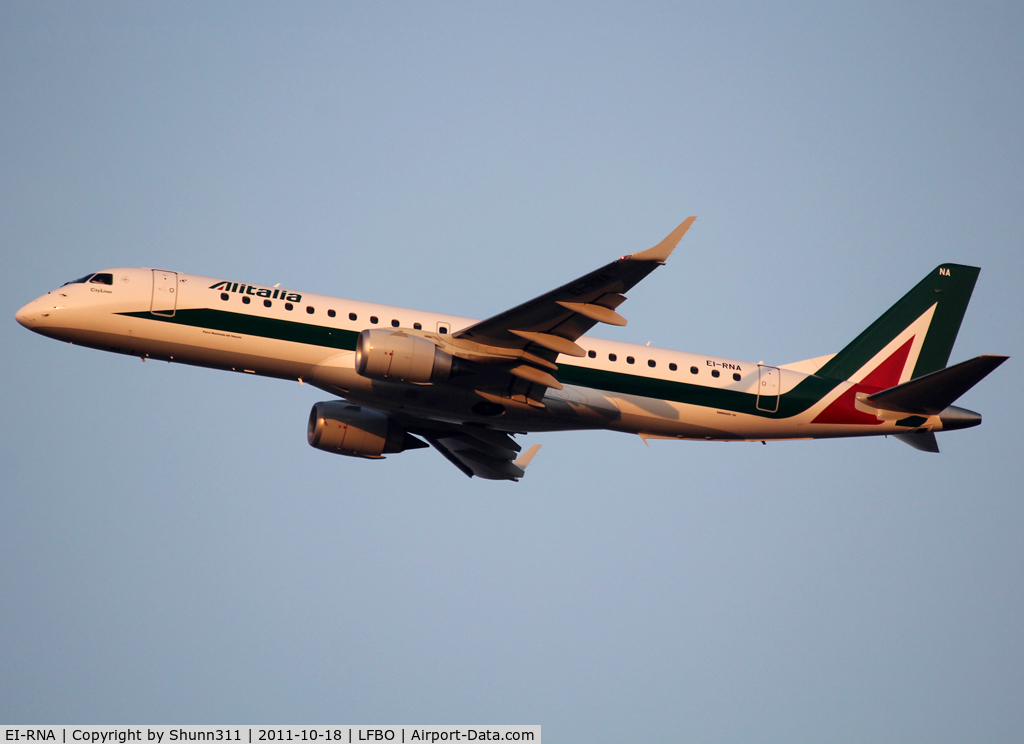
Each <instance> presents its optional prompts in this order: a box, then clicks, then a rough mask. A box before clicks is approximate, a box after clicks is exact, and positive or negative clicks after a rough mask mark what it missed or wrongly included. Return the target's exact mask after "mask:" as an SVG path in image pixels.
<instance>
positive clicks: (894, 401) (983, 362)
mask: <svg viewBox="0 0 1024 744" xmlns="http://www.w3.org/2000/svg"><path fill="white" fill-rule="evenodd" d="M1007 359H1009V357H1005V356H997V355H994V354H983V355H982V356H979V357H975V358H974V359H968V360H967V361H966V362H960V364H954V365H953V366H952V367H946V368H945V369H940V370H939V371H938V372H932V373H931V374H928V375H924V376H923V377H918V378H917V379H914V380H910V381H909V382H904V383H903V384H902V385H896V386H895V387H891V388H888V389H886V390H882V391H880V392H877V393H875V394H874V395H869V396H867V397H866V398H865V399H864V400H865V402H866V403H868V404H869V405H872V406H874V407H875V408H881V409H883V410H886V411H898V412H900V413H915V414H918V415H923V416H934V415H936V414H939V413H942V412H943V411H944V410H946V409H947V408H948V407H949V406H951V405H952V404H953V402H954V401H955V400H956V399H957V398H959V397H960V396H961V395H963V394H964V393H966V392H967V391H968V390H970V389H971V388H972V387H974V386H975V385H977V384H978V383H979V382H981V380H983V379H984V378H985V376H986V375H988V373H989V372H991V371H992V370H994V369H995V368H996V367H998V366H999V365H1000V364H1002V363H1003V362H1005V361H1006V360H1007ZM918 449H921V448H920V447H919V448H918Z"/></svg>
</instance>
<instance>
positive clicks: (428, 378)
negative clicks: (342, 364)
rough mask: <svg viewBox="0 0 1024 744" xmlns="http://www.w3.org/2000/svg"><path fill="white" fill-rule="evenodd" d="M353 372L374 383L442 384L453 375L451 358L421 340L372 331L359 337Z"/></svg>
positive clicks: (397, 334)
mask: <svg viewBox="0 0 1024 744" xmlns="http://www.w3.org/2000/svg"><path fill="white" fill-rule="evenodd" d="M356 372H358V373H359V374H361V375H362V376H363V377H370V378H372V379H375V380H398V381H401V382H433V381H435V380H445V379H447V378H448V377H449V376H450V375H451V373H452V355H451V354H449V353H448V352H446V351H441V350H440V349H439V348H437V346H436V345H435V344H434V343H433V342H431V341H429V340H427V339H425V338H423V337H421V336H412V335H410V334H408V333H403V332H402V331H387V330H384V329H382V328H375V329H373V330H365V331H363V332H362V333H360V334H359V340H358V341H356Z"/></svg>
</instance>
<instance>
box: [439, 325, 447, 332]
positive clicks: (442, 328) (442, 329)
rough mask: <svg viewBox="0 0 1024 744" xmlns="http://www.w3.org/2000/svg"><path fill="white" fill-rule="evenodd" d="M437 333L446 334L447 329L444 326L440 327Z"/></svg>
mask: <svg viewBox="0 0 1024 744" xmlns="http://www.w3.org/2000/svg"><path fill="white" fill-rule="evenodd" d="M437 332H438V333H448V329H447V328H446V327H445V326H441V327H440V328H438V329H437Z"/></svg>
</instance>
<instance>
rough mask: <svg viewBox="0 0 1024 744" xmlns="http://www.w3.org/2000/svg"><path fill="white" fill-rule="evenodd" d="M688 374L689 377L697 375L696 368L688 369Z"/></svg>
mask: <svg viewBox="0 0 1024 744" xmlns="http://www.w3.org/2000/svg"><path fill="white" fill-rule="evenodd" d="M690 374H691V375H695V374H697V368H696V367H690Z"/></svg>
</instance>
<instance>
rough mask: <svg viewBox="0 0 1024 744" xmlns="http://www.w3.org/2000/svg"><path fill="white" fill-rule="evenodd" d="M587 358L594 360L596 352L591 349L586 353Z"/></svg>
mask: <svg viewBox="0 0 1024 744" xmlns="http://www.w3.org/2000/svg"><path fill="white" fill-rule="evenodd" d="M587 356H588V357H590V358H591V359H594V358H595V357H596V356H597V352H596V351H594V350H593V349H591V350H590V351H588V352H587Z"/></svg>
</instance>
